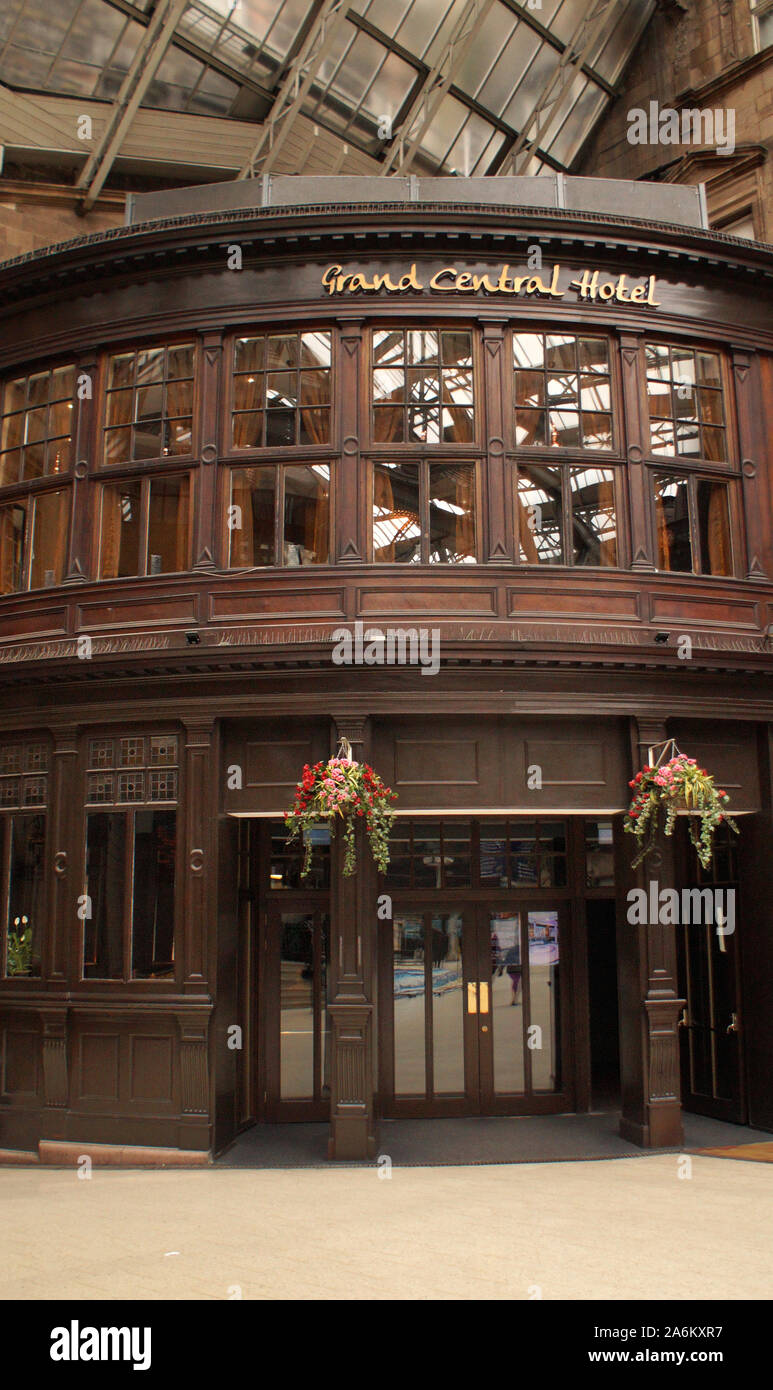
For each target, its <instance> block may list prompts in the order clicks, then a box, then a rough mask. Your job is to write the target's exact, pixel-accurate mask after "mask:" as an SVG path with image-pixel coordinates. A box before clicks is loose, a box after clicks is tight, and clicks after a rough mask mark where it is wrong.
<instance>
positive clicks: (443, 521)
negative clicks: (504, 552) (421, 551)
mask: <svg viewBox="0 0 773 1390" xmlns="http://www.w3.org/2000/svg"><path fill="white" fill-rule="evenodd" d="M429 558H430V562H435V563H437V564H446V565H447V564H474V563H475V559H476V556H475V467H474V465H473V464H471V463H462V464H441V463H433V464H430V469H429Z"/></svg>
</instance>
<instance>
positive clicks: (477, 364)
mask: <svg viewBox="0 0 773 1390" xmlns="http://www.w3.org/2000/svg"><path fill="white" fill-rule="evenodd" d="M381 332H395V333H398V332H399V333H437V334H438V335H440V334H441V333H469V334H470V347H471V355H472V423H473V429H472V439H470V440H468V441H467V442H461V441H456V440H454V441H444V440H442V439H441V440H439V441H438V442H437V443H427V442H426V441H424V440H405V441H404V442H403V443H391V444H390V443H384V442H383V441H382V440H377V439H376V433H375V428H374V424H375V420H374V414H373V411H374V399H373V372H374V370H375V368H376V364H375V363H374V361H373V335H374V333H381ZM363 349H364V351H365V352H366V353H367V358H366V359H365V367H366V371H365V372H363V376H365V377H366V379H367V387H366V390H367V400H366V403H365V404H366V409H367V416H366V418H367V434H366V438H367V441H368V452H369V453H373V454H374V455H375V454H377V453H378V454H382V455H385V456H387V457H388V456H389V455H390V454H393V453H394V454H395V455H403V454H407V455H412V456H418V457H420V458H421V457H422V456H423V455H425V454H427V453H428V452H431V451H437V452H438V453H439V454H441V455H442V454H448V453H451V454H454V453H457V454H459V455H460V456H464V455H470V454H479V453H480V452H481V450H482V448H483V415H484V380H485V378H484V372H483V337H482V333H481V330H480V325H479V323H478V322H477V321H476V320H474V319H470V318H466V319H453V320H448V321H446V320H445V319H442V318H435V317H432V318H429V319H427V320H425V321H421V320H416V321H410V320H405V319H401V320H400V321H399V322H396V323H391V322H390V321H389V320H388V319H383V320H380V321H376V320H371V321H370V322H369V324H368V327H367V331H366V332H364V333H363ZM440 365H441V364H440V362H438V369H440ZM406 369H407V364H406ZM438 404H439V408H440V409H442V402H439V403H438ZM395 408H398V407H397V406H396V407H395ZM461 408H463V407H461ZM399 409H401V410H402V411H403V412H407V409H408V402H407V401H405V402H403V403H402V404H401V405H400V406H399ZM404 420H407V415H404Z"/></svg>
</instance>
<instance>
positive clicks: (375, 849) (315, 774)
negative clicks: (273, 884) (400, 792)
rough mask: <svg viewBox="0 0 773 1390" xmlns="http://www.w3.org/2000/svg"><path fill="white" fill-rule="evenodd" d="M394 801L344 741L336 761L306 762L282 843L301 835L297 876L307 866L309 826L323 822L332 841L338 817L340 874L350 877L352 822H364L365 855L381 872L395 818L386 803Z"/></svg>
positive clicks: (353, 864) (354, 863)
mask: <svg viewBox="0 0 773 1390" xmlns="http://www.w3.org/2000/svg"><path fill="white" fill-rule="evenodd" d="M396 799H397V793H396V792H393V791H391V790H390V788H389V787H387V786H385V785H384V783H383V782H382V780H381V778H380V777H379V776H378V774H377V773H375V772H374V771H373V768H372V767H370V766H369V765H368V763H358V762H355V761H354V759H353V758H352V750H351V746H350V745H349V743H348V742H347V741H346V739H342V740H341V748H340V749H339V756H338V757H335V758H329V759H328V761H327V762H326V763H315V764H314V766H313V767H311V766H309V764H308V763H306V765H305V766H304V769H303V775H302V777H301V780H300V782H299V783H298V785H297V787H296V789H295V802H294V804H293V807H292V809H291V810H290V811H287V813H286V814H285V825H286V826H287V829H288V830H289V832H290V833H289V835H288V837H287V839H288V843H292V841H293V840H297V839H298V838H299V837H301V836H302V837H303V846H304V853H303V867H302V869H301V877H302V878H305V877H306V875H307V874H308V872H309V870H310V868H311V856H312V849H313V846H312V837H311V835H310V834H309V831H310V830H311V829H312V827H313V826H315V825H319V824H326V825H329V827H330V835H331V838H332V836H333V835H335V833H336V829H337V828H339V817H340V820H341V822H342V823H343V836H344V848H345V853H344V876H345V877H346V878H351V876H352V874H353V873H354V872H355V871H356V868H357V852H356V849H355V839H354V835H355V830H356V826H357V822H358V820H363V821H364V822H365V830H366V832H367V836H368V841H369V843H370V852H371V854H372V855H373V858H374V860H375V861H376V865H377V868H378V870H379V872H380V873H384V872H385V870H386V867H387V864H388V863H389V836H390V834H391V832H392V822H393V820H394V815H395V813H394V811H393V810H392V807H391V804H390V803H391V802H392V801H395V800H396Z"/></svg>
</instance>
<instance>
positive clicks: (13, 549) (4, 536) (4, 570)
mask: <svg viewBox="0 0 773 1390" xmlns="http://www.w3.org/2000/svg"><path fill="white" fill-rule="evenodd" d="M26 519H27V512H26V504H25V503H24V502H12V503H11V504H10V505H9V506H7V507H0V593H2V594H15V593H17V592H18V591H19V589H21V588H22V586H23V584H24V569H25V564H24V561H25V553H24V538H25V529H26V526H25V523H26Z"/></svg>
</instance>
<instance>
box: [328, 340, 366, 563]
mask: <svg viewBox="0 0 773 1390" xmlns="http://www.w3.org/2000/svg"><path fill="white" fill-rule="evenodd" d="M339 325H340V347H341V356H340V361H339V364H338V380H339V390H338V401H339V418H338V424H337V438H338V441H339V458H338V463H337V464H336V466H335V468H334V470H333V478H332V483H333V499H334V503H335V509H334V515H335V518H336V527H335V534H336V553H335V562H336V563H337V564H339V565H346V564H349V565H354V564H361V562H362V561H363V560H364V558H365V539H364V533H363V527H365V532H367V526H366V525H365V511H366V506H367V499H366V497H365V485H364V481H363V479H364V474H363V469H362V467H361V464H360V440H361V439H362V438H367V422H366V421H365V420H363V418H362V415H361V412H363V413H364V411H365V410H366V408H367V409H369V408H370V405H369V403H367V402H366V403H365V404H363V395H364V392H363V390H362V379H363V377H364V376H365V374H366V373H367V363H366V362H365V361H364V358H363V320H362V319H361V318H342V319H340V320H339Z"/></svg>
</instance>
